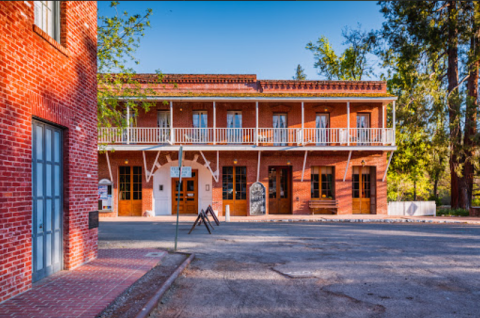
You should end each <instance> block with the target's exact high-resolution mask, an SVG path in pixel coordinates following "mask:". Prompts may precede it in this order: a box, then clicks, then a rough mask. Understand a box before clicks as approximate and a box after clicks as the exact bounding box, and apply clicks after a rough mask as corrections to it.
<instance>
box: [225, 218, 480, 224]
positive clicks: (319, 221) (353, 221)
mask: <svg viewBox="0 0 480 318" xmlns="http://www.w3.org/2000/svg"><path fill="white" fill-rule="evenodd" d="M235 222H238V223H262V222H263V223H269V222H278V223H281V222H292V223H293V222H309V223H333V222H334V223H433V224H473V225H480V222H478V221H454V220H417V219H271V220H241V221H240V220H234V221H230V223H235Z"/></svg>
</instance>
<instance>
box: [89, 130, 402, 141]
mask: <svg viewBox="0 0 480 318" xmlns="http://www.w3.org/2000/svg"><path fill="white" fill-rule="evenodd" d="M172 134H173V135H172ZM98 142H99V143H100V144H167V143H168V144H173V145H183V144H217V145H236V144H250V145H259V146H301V145H305V146H347V145H350V146H369V145H393V144H395V134H394V131H393V129H392V128H351V129H350V130H348V129H347V128H305V129H303V130H302V129H301V128H258V131H257V129H255V128H216V129H213V128H172V129H170V128H137V127H135V128H134V127H132V128H124V129H122V128H115V127H112V128H100V129H99V130H98Z"/></svg>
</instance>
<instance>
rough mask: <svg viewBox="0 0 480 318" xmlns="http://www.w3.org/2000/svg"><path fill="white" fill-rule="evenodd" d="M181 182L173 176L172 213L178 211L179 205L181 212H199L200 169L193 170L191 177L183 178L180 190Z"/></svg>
mask: <svg viewBox="0 0 480 318" xmlns="http://www.w3.org/2000/svg"><path fill="white" fill-rule="evenodd" d="M179 183H180V181H179V179H178V178H172V215H174V214H176V213H177V205H178V206H179V213H180V214H197V213H198V170H192V177H191V178H182V182H181V184H180V191H178V184H179ZM177 200H178V201H177ZM205 208H206V207H205Z"/></svg>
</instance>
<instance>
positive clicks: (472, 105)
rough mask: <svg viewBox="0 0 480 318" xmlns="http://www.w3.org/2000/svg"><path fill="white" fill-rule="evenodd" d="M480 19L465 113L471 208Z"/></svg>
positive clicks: (478, 10) (467, 192)
mask: <svg viewBox="0 0 480 318" xmlns="http://www.w3.org/2000/svg"><path fill="white" fill-rule="evenodd" d="M474 11H475V16H477V14H479V13H480V5H479V4H478V3H474ZM479 25H480V23H479V21H476V20H474V22H473V25H472V37H471V39H470V55H471V59H472V61H474V62H473V63H472V64H471V65H470V68H469V75H470V77H469V78H468V82H467V92H468V97H467V107H466V113H465V133H464V137H463V145H464V147H465V166H464V169H463V176H464V178H465V182H464V187H465V189H463V188H462V194H463V196H466V201H467V202H466V203H467V204H466V206H465V208H467V209H468V208H470V205H471V202H472V191H473V175H474V166H473V163H472V160H473V154H474V147H475V142H474V137H475V135H476V133H477V112H478V78H479V75H478V68H479V65H480V62H479V54H480V34H479V32H480V30H479Z"/></svg>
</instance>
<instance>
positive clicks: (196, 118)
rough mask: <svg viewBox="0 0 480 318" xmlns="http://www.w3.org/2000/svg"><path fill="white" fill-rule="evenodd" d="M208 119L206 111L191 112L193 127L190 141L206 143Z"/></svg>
mask: <svg viewBox="0 0 480 318" xmlns="http://www.w3.org/2000/svg"><path fill="white" fill-rule="evenodd" d="M207 125H208V120H207V111H204V110H202V111H194V112H193V128H194V129H192V134H191V136H190V138H191V139H192V142H196V143H207V142H208V128H207Z"/></svg>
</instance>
